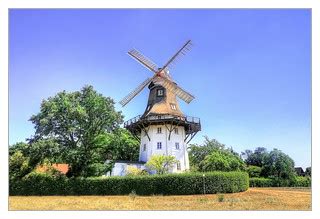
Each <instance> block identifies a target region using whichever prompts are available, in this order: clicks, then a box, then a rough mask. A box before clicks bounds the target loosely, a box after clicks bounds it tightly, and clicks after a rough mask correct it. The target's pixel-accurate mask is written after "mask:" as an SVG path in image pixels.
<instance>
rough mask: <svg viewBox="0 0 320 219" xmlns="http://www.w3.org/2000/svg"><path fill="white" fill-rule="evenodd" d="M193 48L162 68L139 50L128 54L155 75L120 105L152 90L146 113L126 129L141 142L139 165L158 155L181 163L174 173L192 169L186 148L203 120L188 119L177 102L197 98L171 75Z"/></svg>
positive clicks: (185, 47)
mask: <svg viewBox="0 0 320 219" xmlns="http://www.w3.org/2000/svg"><path fill="white" fill-rule="evenodd" d="M191 45H192V44H191V40H188V41H187V42H186V43H185V44H184V45H183V46H182V47H181V48H180V49H179V50H178V51H177V52H176V53H175V54H174V55H173V56H172V57H171V58H170V59H169V60H168V61H167V62H166V63H165V65H164V66H163V67H161V68H159V67H158V66H157V65H156V64H155V63H154V62H153V61H151V60H150V59H149V58H147V57H146V56H144V55H142V54H141V53H140V52H139V51H137V50H136V49H132V50H130V51H129V52H128V54H129V55H130V56H131V57H133V58H134V59H135V60H137V61H138V62H139V63H140V64H142V65H143V66H144V67H146V68H147V69H149V70H150V71H151V72H153V76H152V77H149V78H147V79H145V80H144V81H143V82H142V83H141V84H140V85H139V86H138V87H137V88H136V89H134V90H133V91H132V92H130V93H129V94H128V95H127V96H126V97H124V98H123V99H122V100H121V101H120V102H119V103H120V104H121V105H122V106H125V105H126V104H128V103H129V102H130V101H131V100H132V99H133V98H134V97H135V96H137V95H138V94H139V93H140V92H141V91H142V90H143V89H144V88H145V87H148V88H149V90H150V93H149V98H148V103H147V107H146V109H145V111H144V113H143V114H142V115H141V116H137V117H135V118H133V119H130V120H128V121H126V122H125V123H124V127H125V128H126V129H128V130H129V131H130V132H131V133H132V134H133V135H134V136H135V137H137V139H139V140H140V153H139V161H141V162H147V161H148V160H149V158H150V157H151V156H152V155H155V154H165V155H173V156H175V158H176V159H177V160H178V163H177V166H176V167H175V168H174V169H173V170H172V171H173V172H180V171H183V170H186V169H189V158H188V152H187V144H188V143H189V142H190V141H191V139H192V138H193V137H194V136H195V135H196V134H197V133H198V132H199V131H200V130H201V124H200V119H199V118H196V117H190V116H185V115H184V114H183V113H182V112H181V110H180V107H179V104H178V102H177V99H176V97H179V98H180V99H182V100H183V101H185V102H186V103H190V102H191V101H192V100H193V99H194V96H193V95H192V94H190V93H188V92H187V91H185V90H184V89H182V88H181V87H180V86H178V85H177V83H176V82H174V81H173V79H172V77H171V75H170V74H169V70H171V69H172V67H173V66H174V64H175V63H176V61H177V60H179V59H180V58H181V57H182V56H184V55H185V54H186V53H187V52H188V51H189V50H190V47H191Z"/></svg>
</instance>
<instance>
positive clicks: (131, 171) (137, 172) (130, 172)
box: [126, 166, 149, 176]
mask: <svg viewBox="0 0 320 219" xmlns="http://www.w3.org/2000/svg"><path fill="white" fill-rule="evenodd" d="M148 174H149V173H148V172H147V171H146V170H141V169H139V168H137V167H133V166H128V167H127V173H126V175H127V176H141V175H148Z"/></svg>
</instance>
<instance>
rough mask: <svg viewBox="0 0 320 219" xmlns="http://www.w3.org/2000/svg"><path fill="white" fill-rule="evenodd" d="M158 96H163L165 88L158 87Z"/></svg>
mask: <svg viewBox="0 0 320 219" xmlns="http://www.w3.org/2000/svg"><path fill="white" fill-rule="evenodd" d="M157 96H158V97H162V96H163V89H158V90H157Z"/></svg>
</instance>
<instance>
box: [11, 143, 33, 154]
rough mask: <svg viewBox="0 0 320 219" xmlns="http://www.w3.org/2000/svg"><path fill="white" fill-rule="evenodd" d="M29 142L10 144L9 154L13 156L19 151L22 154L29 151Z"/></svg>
mask: <svg viewBox="0 0 320 219" xmlns="http://www.w3.org/2000/svg"><path fill="white" fill-rule="evenodd" d="M28 150H29V144H27V143H25V142H17V143H15V144H13V145H10V146H9V156H12V155H13V154H14V153H16V152H17V151H20V152H21V153H22V154H26V153H28Z"/></svg>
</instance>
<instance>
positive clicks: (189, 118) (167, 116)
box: [124, 114, 200, 127]
mask: <svg viewBox="0 0 320 219" xmlns="http://www.w3.org/2000/svg"><path fill="white" fill-rule="evenodd" d="M169 119H170V120H171V119H175V120H180V121H184V122H187V123H194V124H200V118H197V117H192V116H174V115H170V114H164V115H150V116H146V117H143V118H141V115H139V116H136V117H134V118H132V119H130V120H128V121H126V122H125V123H124V127H127V126H130V125H132V124H134V123H136V122H138V121H150V122H152V121H159V120H169Z"/></svg>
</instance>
